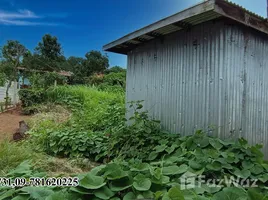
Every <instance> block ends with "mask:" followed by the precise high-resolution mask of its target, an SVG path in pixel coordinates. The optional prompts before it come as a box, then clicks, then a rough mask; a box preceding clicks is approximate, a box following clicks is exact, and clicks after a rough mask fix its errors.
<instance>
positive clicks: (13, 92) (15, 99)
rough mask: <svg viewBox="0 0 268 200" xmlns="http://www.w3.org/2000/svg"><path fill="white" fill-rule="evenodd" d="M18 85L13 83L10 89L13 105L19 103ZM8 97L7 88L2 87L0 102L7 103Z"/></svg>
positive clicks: (0, 89) (0, 88)
mask: <svg viewBox="0 0 268 200" xmlns="http://www.w3.org/2000/svg"><path fill="white" fill-rule="evenodd" d="M16 87H17V86H16V85H15V84H14V83H12V85H11V87H10V89H9V92H8V94H9V97H10V98H11V101H12V103H14V104H16V103H17V102H18V99H19V97H18V89H16ZM5 97H6V86H5V87H0V102H3V101H5Z"/></svg>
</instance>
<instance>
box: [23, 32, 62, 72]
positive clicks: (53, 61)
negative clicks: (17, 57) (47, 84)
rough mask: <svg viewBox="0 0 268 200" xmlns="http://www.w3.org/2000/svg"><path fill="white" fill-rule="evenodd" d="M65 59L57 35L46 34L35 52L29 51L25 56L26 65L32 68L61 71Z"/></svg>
mask: <svg viewBox="0 0 268 200" xmlns="http://www.w3.org/2000/svg"><path fill="white" fill-rule="evenodd" d="M65 61H66V59H65V57H64V55H63V52H62V48H61V44H60V43H59V41H58V39H57V37H54V36H51V35H49V34H46V35H44V36H43V38H42V41H41V42H39V43H38V45H37V47H36V48H35V52H34V54H31V53H29V54H27V55H26V56H25V59H24V65H25V67H28V68H30V69H38V70H44V71H59V70H60V69H61V68H62V64H63V63H64V62H65Z"/></svg>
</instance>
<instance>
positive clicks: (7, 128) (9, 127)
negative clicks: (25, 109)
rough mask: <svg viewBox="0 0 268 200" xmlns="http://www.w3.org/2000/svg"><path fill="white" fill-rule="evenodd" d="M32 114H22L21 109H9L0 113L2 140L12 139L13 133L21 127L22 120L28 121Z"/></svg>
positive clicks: (0, 136) (0, 135) (0, 134)
mask: <svg viewBox="0 0 268 200" xmlns="http://www.w3.org/2000/svg"><path fill="white" fill-rule="evenodd" d="M30 117H31V116H26V115H22V114H21V112H20V109H13V110H9V111H7V112H4V113H0V140H4V139H6V138H7V139H10V140H11V139H12V136H13V134H14V133H15V132H16V130H17V129H18V128H19V122H20V121H23V120H24V121H27V119H29V118H30Z"/></svg>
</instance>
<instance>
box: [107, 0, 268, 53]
mask: <svg viewBox="0 0 268 200" xmlns="http://www.w3.org/2000/svg"><path fill="white" fill-rule="evenodd" d="M205 13H212V14H213V15H215V16H216V17H215V16H213V17H214V18H217V17H226V18H229V19H231V20H234V21H237V22H239V23H240V24H244V25H246V26H248V27H251V28H254V29H256V30H258V31H260V32H263V33H265V34H268V23H267V19H264V18H263V17H260V16H258V15H256V14H254V13H252V12H250V11H248V10H246V9H244V8H242V7H241V6H239V5H236V4H233V3H231V2H228V1H227V0H208V1H205V2H202V3H199V4H197V5H195V6H193V7H191V8H188V9H186V10H183V11H181V12H179V13H177V14H175V15H172V16H170V17H167V18H165V19H162V20H160V21H158V22H155V23H153V24H151V25H149V26H146V27H144V28H142V29H139V30H137V31H135V32H133V33H130V34H128V35H126V36H124V37H122V38H120V39H118V40H115V41H113V42H111V43H109V44H107V45H105V46H104V47H103V50H104V51H110V52H114V53H119V54H127V53H128V52H129V51H131V50H132V49H135V48H136V47H138V46H139V45H140V44H142V43H144V42H146V41H150V40H152V39H155V38H157V37H159V35H156V36H155V35H154V34H156V33H157V32H158V30H160V29H161V30H162V29H165V28H166V27H170V26H173V25H175V26H176V24H177V23H180V22H184V21H187V20H188V19H190V18H191V19H192V18H196V16H199V15H200V18H202V15H204V14H205ZM206 16H207V15H206ZM209 20H211V18H209V17H208V18H206V19H205V20H204V21H202V20H201V21H200V22H199V23H203V22H205V21H209ZM186 25H187V24H186ZM182 28H183V27H182ZM177 30H179V29H177ZM164 35H166V33H165V34H164ZM164 35H160V37H162V36H164ZM145 36H146V37H149V38H150V37H151V39H148V40H145V41H143V40H141V39H142V38H144V37H145ZM133 42H135V44H134V45H133V44H132V43H133Z"/></svg>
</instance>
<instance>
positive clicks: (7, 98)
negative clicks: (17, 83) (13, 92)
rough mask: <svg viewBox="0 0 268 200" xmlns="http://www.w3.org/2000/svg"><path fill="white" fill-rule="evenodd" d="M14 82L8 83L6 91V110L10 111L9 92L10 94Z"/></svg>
mask: <svg viewBox="0 0 268 200" xmlns="http://www.w3.org/2000/svg"><path fill="white" fill-rule="evenodd" d="M11 84H12V81H8V84H7V89H6V105H5V106H6V109H8V101H9V96H8V92H9V88H10V87H11Z"/></svg>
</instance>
